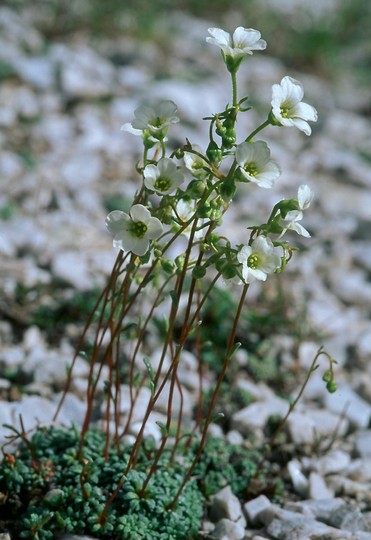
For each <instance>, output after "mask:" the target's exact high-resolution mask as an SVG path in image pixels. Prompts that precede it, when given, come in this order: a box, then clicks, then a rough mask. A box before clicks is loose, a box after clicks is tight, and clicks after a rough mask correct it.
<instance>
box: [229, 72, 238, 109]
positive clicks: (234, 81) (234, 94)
mask: <svg viewBox="0 0 371 540" xmlns="http://www.w3.org/2000/svg"><path fill="white" fill-rule="evenodd" d="M230 73H231V77H232V100H233V107H236V106H237V71H231V72H230Z"/></svg>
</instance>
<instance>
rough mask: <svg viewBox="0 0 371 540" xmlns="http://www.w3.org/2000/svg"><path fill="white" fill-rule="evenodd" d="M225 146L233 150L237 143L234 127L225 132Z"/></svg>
mask: <svg viewBox="0 0 371 540" xmlns="http://www.w3.org/2000/svg"><path fill="white" fill-rule="evenodd" d="M222 142H223V146H224V147H225V148H232V146H233V145H234V144H235V142H236V130H235V129H234V128H233V127H230V128H228V129H227V131H226V132H225V135H223V136H222Z"/></svg>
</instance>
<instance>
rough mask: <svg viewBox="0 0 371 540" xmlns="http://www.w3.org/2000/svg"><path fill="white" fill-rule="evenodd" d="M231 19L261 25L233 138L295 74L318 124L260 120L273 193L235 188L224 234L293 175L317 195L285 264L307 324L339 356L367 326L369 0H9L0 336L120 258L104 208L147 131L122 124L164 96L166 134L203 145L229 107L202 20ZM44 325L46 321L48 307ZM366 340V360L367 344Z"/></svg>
mask: <svg viewBox="0 0 371 540" xmlns="http://www.w3.org/2000/svg"><path fill="white" fill-rule="evenodd" d="M239 25H242V26H245V27H252V28H256V29H258V30H259V31H260V32H261V34H262V37H263V38H264V39H265V40H266V41H267V42H268V47H267V50H266V51H264V52H259V53H256V54H254V55H253V57H249V59H248V60H247V61H246V62H245V63H244V64H243V65H242V67H241V70H240V73H239V86H240V97H242V96H244V95H246V94H249V96H250V98H251V103H252V104H253V105H254V109H253V110H252V111H251V112H249V113H248V114H247V115H246V118H242V119H241V122H240V124H239V130H240V133H239V134H240V136H242V135H243V134H246V131H247V132H248V133H249V132H250V131H251V130H252V129H254V127H256V125H258V122H260V121H262V120H264V119H265V118H266V115H267V113H268V112H269V108H270V105H269V103H270V99H271V85H272V84H274V83H277V82H279V81H280V79H281V78H282V77H283V76H284V75H288V74H289V75H291V76H293V77H295V78H297V79H299V80H300V81H302V82H303V84H304V88H305V101H307V102H308V103H310V104H312V105H314V106H315V107H316V108H317V109H318V112H319V121H318V123H317V124H315V125H313V135H312V137H310V138H308V137H306V136H305V135H304V134H303V133H299V132H298V131H297V130H295V129H284V128H268V129H267V130H266V131H265V132H264V135H262V138H265V139H266V140H267V141H268V142H269V145H270V147H271V149H272V157H273V158H274V159H276V160H277V161H278V162H279V163H280V165H281V166H282V168H283V171H284V172H283V175H282V177H281V179H280V181H279V183H278V185H277V190H267V191H269V192H267V191H266V190H259V189H255V190H250V189H249V190H248V191H247V190H246V191H244V188H242V189H241V195H240V196H239V198H238V199H237V201H236V206H235V208H234V210H233V212H231V217H230V218H228V220H227V225H228V227H229V228H230V229H229V230H230V234H231V235H232V237H233V238H234V240H235V242H236V243H237V242H242V241H243V240H244V238H245V236H246V233H245V231H246V228H247V226H248V225H249V224H250V223H251V221H252V222H255V221H256V220H258V219H264V217H265V215H266V214H265V213H266V212H267V211H269V208H271V207H272V204H274V203H275V202H276V201H277V200H278V199H279V198H281V197H283V196H294V195H295V194H296V190H297V187H298V186H299V185H300V184H302V183H308V184H310V185H311V187H312V189H313V190H314V191H315V194H316V200H315V203H314V205H313V208H312V209H311V211H309V212H308V213H307V216H306V222H305V223H304V225H305V226H306V227H307V228H308V229H309V230H310V232H311V234H312V239H311V240H310V241H309V242H306V243H302V242H301V239H300V238H296V237H295V238H294V240H293V241H294V243H296V244H297V245H298V247H301V248H302V250H301V255H298V256H297V258H295V261H296V262H295V261H294V262H293V264H292V265H290V269H289V270H288V274H287V275H288V276H289V280H288V281H289V285H290V287H291V289H292V291H293V294H294V296H295V298H296V300H295V301H296V302H298V303H305V304H306V310H307V311H308V314H309V317H310V320H311V323H313V324H315V326H316V327H317V328H318V329H319V330H320V331H321V332H324V333H326V334H327V336H330V338H331V337H332V338H334V339H335V340H337V341H338V343H337V345H336V348H337V349H339V351H340V352H341V355H342V358H343V362H345V361H346V359H347V357H348V352H347V351H349V350H350V348H352V347H353V348H354V347H355V346H356V344H357V343H358V342H359V339H358V338H359V335H360V334H361V333H365V332H366V333H367V331H368V330H369V327H370V322H369V319H370V311H371V310H370V305H371V304H370V302H371V281H370V277H371V260H370V259H371V240H370V236H371V235H370V228H371V211H370V208H371V189H370V188H371V92H370V85H371V39H370V28H371V3H370V2H369V0H342V1H339V0H313V1H312V2H307V1H304V0H280V1H277V0H234V1H232V2H231V1H227V0H212V1H208V0H180V1H177V2H172V1H168V0H121V1H120V0H105V1H101V0H74V1H73V2H72V1H70V0H33V1H32V2H31V1H29V0H3V1H2V3H1V6H0V128H1V134H0V144H1V155H0V232H1V234H0V254H1V258H2V262H1V265H0V266H1V268H0V278H1V280H2V293H1V301H0V309H1V312H2V315H3V318H4V320H5V326H4V328H5V329H6V328H8V330H9V326H7V325H9V323H10V330H9V332H8V330H4V332H5V333H4V336H5V338H4V341H5V342H8V341H10V342H11V341H14V340H15V339H16V337H17V338H22V336H23V330H24V328H26V327H27V326H29V325H30V324H32V323H33V322H35V313H38V310H40V308H43V306H47V307H48V309H49V307H50V306H51V308H53V309H54V311H55V310H58V306H59V303H60V302H62V300H63V301H65V297H66V295H67V297H68V298H69V299H71V297H73V294H74V293H73V292H71V291H73V290H75V289H77V290H80V291H90V290H93V288H94V287H95V286H96V285H98V286H99V285H101V284H102V283H103V281H104V279H105V276H106V275H107V273H108V272H109V271H110V269H111V266H112V263H113V260H114V258H115V253H114V250H112V244H111V238H110V237H109V235H108V234H107V231H106V230H105V227H104V218H105V216H106V214H107V212H108V211H110V210H113V209H117V208H122V209H126V208H128V206H129V205H130V202H131V197H132V195H133V193H134V191H135V190H136V188H137V185H138V177H137V175H136V172H135V163H136V161H137V159H138V157H139V156H140V152H141V144H140V142H141V141H140V140H138V139H139V138H136V137H133V136H132V135H130V134H127V133H124V132H122V131H120V127H121V125H122V124H123V123H125V122H130V121H131V120H132V118H133V111H134V110H135V108H136V107H137V106H138V105H139V104H141V103H142V102H143V101H148V100H150V99H152V98H155V97H157V98H158V97H161V98H167V99H173V100H174V101H175V102H176V103H177V104H178V106H179V112H180V116H181V123H180V124H178V125H177V126H175V127H174V130H172V131H171V134H170V141H169V144H170V145H171V146H173V147H175V146H177V145H181V144H183V143H184V141H185V137H188V138H189V139H190V140H191V142H192V143H197V144H200V145H201V146H203V145H205V144H207V130H208V126H207V123H206V122H204V121H202V117H204V116H206V115H207V114H210V113H215V112H219V111H221V110H223V109H224V107H225V105H226V103H227V102H228V101H230V99H231V94H230V81H229V79H228V74H227V73H226V70H225V66H224V65H223V63H222V61H221V58H220V54H219V51H218V49H217V48H216V47H213V46H210V45H208V44H206V43H205V37H206V35H207V29H208V28H209V27H212V26H220V27H222V28H224V29H226V30H228V31H233V30H234V28H236V27H237V26H239ZM245 136H246V135H245ZM247 195H248V197H249V199H248V201H247V199H246V197H247ZM246 201H247V202H246ZM257 290H259V289H257ZM68 298H67V299H68ZM354 310H355V311H354ZM47 313H50V310H49V311H47ZM61 317H62V315H61ZM37 321H38V324H41V323H42V324H44V325H47V324H48V318H47V317H46V318H45V317H44V319H43V320H42V321H41V322H40V319H37ZM42 324H41V326H42ZM349 325H350V326H349ZM344 329H346V330H347V331H346V333H345V334H346V335H342V336H341V333H342V332H343V331H344ZM50 330H54V331H55V326H54V328H53V329H50ZM63 331H64V329H63ZM12 332H15V335H16V337H15V335H13V334H12ZM370 335H371V332H370ZM340 338H341V339H340ZM51 340H53V339H52V337H51ZM369 341H370V339H369V340H368V341H367V339H366V345H364V348H365V349H364V352H362V355H363V356H364V355H368V354H369V352H370V354H371V343H369ZM362 355H361V356H362Z"/></svg>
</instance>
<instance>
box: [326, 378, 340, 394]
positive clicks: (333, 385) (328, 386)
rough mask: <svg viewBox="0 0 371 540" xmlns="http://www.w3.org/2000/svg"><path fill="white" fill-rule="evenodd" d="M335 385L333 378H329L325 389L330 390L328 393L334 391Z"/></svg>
mask: <svg viewBox="0 0 371 540" xmlns="http://www.w3.org/2000/svg"><path fill="white" fill-rule="evenodd" d="M337 387H338V386H337V384H336V382H335V381H334V380H331V381H329V382H328V383H327V384H326V388H327V391H328V392H330V394H333V393H334V392H336V390H337Z"/></svg>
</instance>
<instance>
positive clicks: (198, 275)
mask: <svg viewBox="0 0 371 540" xmlns="http://www.w3.org/2000/svg"><path fill="white" fill-rule="evenodd" d="M205 275H206V268H204V267H203V266H199V265H197V266H195V267H194V269H193V270H192V277H193V278H194V279H202V278H203V277H204V276H205Z"/></svg>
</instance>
